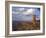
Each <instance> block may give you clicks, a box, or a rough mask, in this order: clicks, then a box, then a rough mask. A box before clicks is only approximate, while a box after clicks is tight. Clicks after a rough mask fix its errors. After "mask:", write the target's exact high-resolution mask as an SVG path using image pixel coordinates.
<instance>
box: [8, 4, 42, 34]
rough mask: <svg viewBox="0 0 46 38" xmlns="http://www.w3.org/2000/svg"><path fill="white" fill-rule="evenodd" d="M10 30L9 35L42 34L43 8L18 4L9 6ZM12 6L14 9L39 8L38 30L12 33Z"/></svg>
mask: <svg viewBox="0 0 46 38" xmlns="http://www.w3.org/2000/svg"><path fill="white" fill-rule="evenodd" d="M9 6H10V12H9V13H10V20H9V22H10V27H9V28H10V29H9V34H26V33H43V6H42V5H20V4H10V5H9ZM12 6H15V7H36V8H40V30H30V31H12Z"/></svg>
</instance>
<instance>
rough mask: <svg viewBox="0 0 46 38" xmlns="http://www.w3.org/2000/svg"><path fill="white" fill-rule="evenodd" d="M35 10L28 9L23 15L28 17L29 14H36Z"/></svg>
mask: <svg viewBox="0 0 46 38" xmlns="http://www.w3.org/2000/svg"><path fill="white" fill-rule="evenodd" d="M34 11H35V9H28V10H27V11H24V12H23V14H25V15H28V14H34Z"/></svg>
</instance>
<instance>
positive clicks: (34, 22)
mask: <svg viewBox="0 0 46 38" xmlns="http://www.w3.org/2000/svg"><path fill="white" fill-rule="evenodd" d="M32 23H33V26H36V15H32Z"/></svg>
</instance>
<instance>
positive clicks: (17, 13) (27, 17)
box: [12, 7, 40, 21]
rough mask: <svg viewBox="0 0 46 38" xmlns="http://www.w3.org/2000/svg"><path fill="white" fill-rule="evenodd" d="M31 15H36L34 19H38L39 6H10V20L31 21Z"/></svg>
mask: <svg viewBox="0 0 46 38" xmlns="http://www.w3.org/2000/svg"><path fill="white" fill-rule="evenodd" d="M32 15H36V20H39V19H40V8H32V7H12V20H14V21H15V20H16V21H32Z"/></svg>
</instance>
